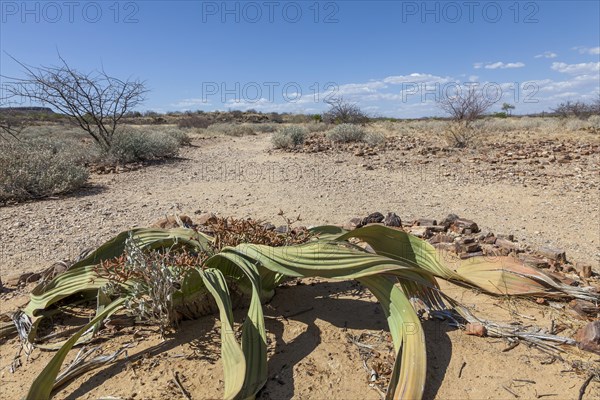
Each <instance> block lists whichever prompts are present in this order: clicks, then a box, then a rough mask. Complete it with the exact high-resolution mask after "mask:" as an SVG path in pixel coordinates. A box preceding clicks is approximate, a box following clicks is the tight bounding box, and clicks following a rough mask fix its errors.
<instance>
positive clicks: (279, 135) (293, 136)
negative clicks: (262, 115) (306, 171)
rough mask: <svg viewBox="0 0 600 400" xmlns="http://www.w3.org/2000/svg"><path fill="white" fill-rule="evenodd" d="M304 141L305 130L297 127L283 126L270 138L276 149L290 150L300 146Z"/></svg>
mask: <svg viewBox="0 0 600 400" xmlns="http://www.w3.org/2000/svg"><path fill="white" fill-rule="evenodd" d="M305 139H306V130H305V129H303V128H301V127H299V126H294V125H292V126H285V127H283V128H282V129H280V130H279V131H277V132H275V133H274V134H273V136H271V142H272V143H273V146H275V148H276V149H290V148H293V147H298V146H301V145H302V144H303V143H304V140H305Z"/></svg>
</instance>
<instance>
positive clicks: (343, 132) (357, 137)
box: [327, 124, 366, 143]
mask: <svg viewBox="0 0 600 400" xmlns="http://www.w3.org/2000/svg"><path fill="white" fill-rule="evenodd" d="M365 136H366V132H365V130H364V129H363V128H362V127H360V126H358V125H353V124H340V125H337V126H336V127H334V128H333V129H331V130H330V131H329V132H328V133H327V137H328V138H329V140H332V141H334V142H339V143H348V142H362V141H363V140H364V139H365Z"/></svg>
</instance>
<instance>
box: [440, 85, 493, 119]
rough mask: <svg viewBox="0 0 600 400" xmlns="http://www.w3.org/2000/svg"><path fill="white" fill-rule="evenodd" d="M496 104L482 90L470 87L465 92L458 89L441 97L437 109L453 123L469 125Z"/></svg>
mask: <svg viewBox="0 0 600 400" xmlns="http://www.w3.org/2000/svg"><path fill="white" fill-rule="evenodd" d="M497 102H498V99H497V97H492V96H488V95H487V94H486V93H484V92H483V90H479V89H478V88H477V87H476V86H474V85H471V86H468V88H466V90H463V89H461V88H458V89H457V90H456V91H455V92H454V94H453V95H449V94H446V95H444V96H442V98H441V99H440V100H439V101H438V107H440V108H441V109H442V110H443V111H444V112H445V113H446V114H448V115H449V116H450V118H452V119H453V120H454V121H460V122H462V123H464V124H466V125H469V124H470V123H471V122H473V121H475V120H476V119H477V118H479V117H481V116H483V115H484V114H485V113H486V112H487V110H489V109H490V107H492V106H493V105H494V104H496V103H497Z"/></svg>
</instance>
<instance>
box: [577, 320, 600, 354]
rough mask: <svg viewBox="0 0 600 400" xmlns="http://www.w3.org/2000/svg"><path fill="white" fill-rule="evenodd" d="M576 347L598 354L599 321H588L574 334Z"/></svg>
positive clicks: (599, 341) (599, 351) (599, 340)
mask: <svg viewBox="0 0 600 400" xmlns="http://www.w3.org/2000/svg"><path fill="white" fill-rule="evenodd" d="M575 340H577V347H579V348H580V349H581V350H585V351H591V352H593V353H596V354H600V321H594V322H590V323H589V324H587V325H586V326H584V327H583V328H581V329H580V330H579V331H578V332H577V334H576V335H575Z"/></svg>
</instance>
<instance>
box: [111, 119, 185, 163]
mask: <svg viewBox="0 0 600 400" xmlns="http://www.w3.org/2000/svg"><path fill="white" fill-rule="evenodd" d="M178 151H179V141H178V139H176V138H175V137H174V136H172V135H170V134H169V133H165V132H161V131H142V130H137V129H133V128H122V129H121V130H120V131H117V133H115V136H114V137H113V143H112V147H111V148H110V150H109V151H108V152H107V154H106V161H108V162H109V163H128V162H135V161H145V160H155V159H160V158H169V157H174V156H176V155H177V153H178Z"/></svg>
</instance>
